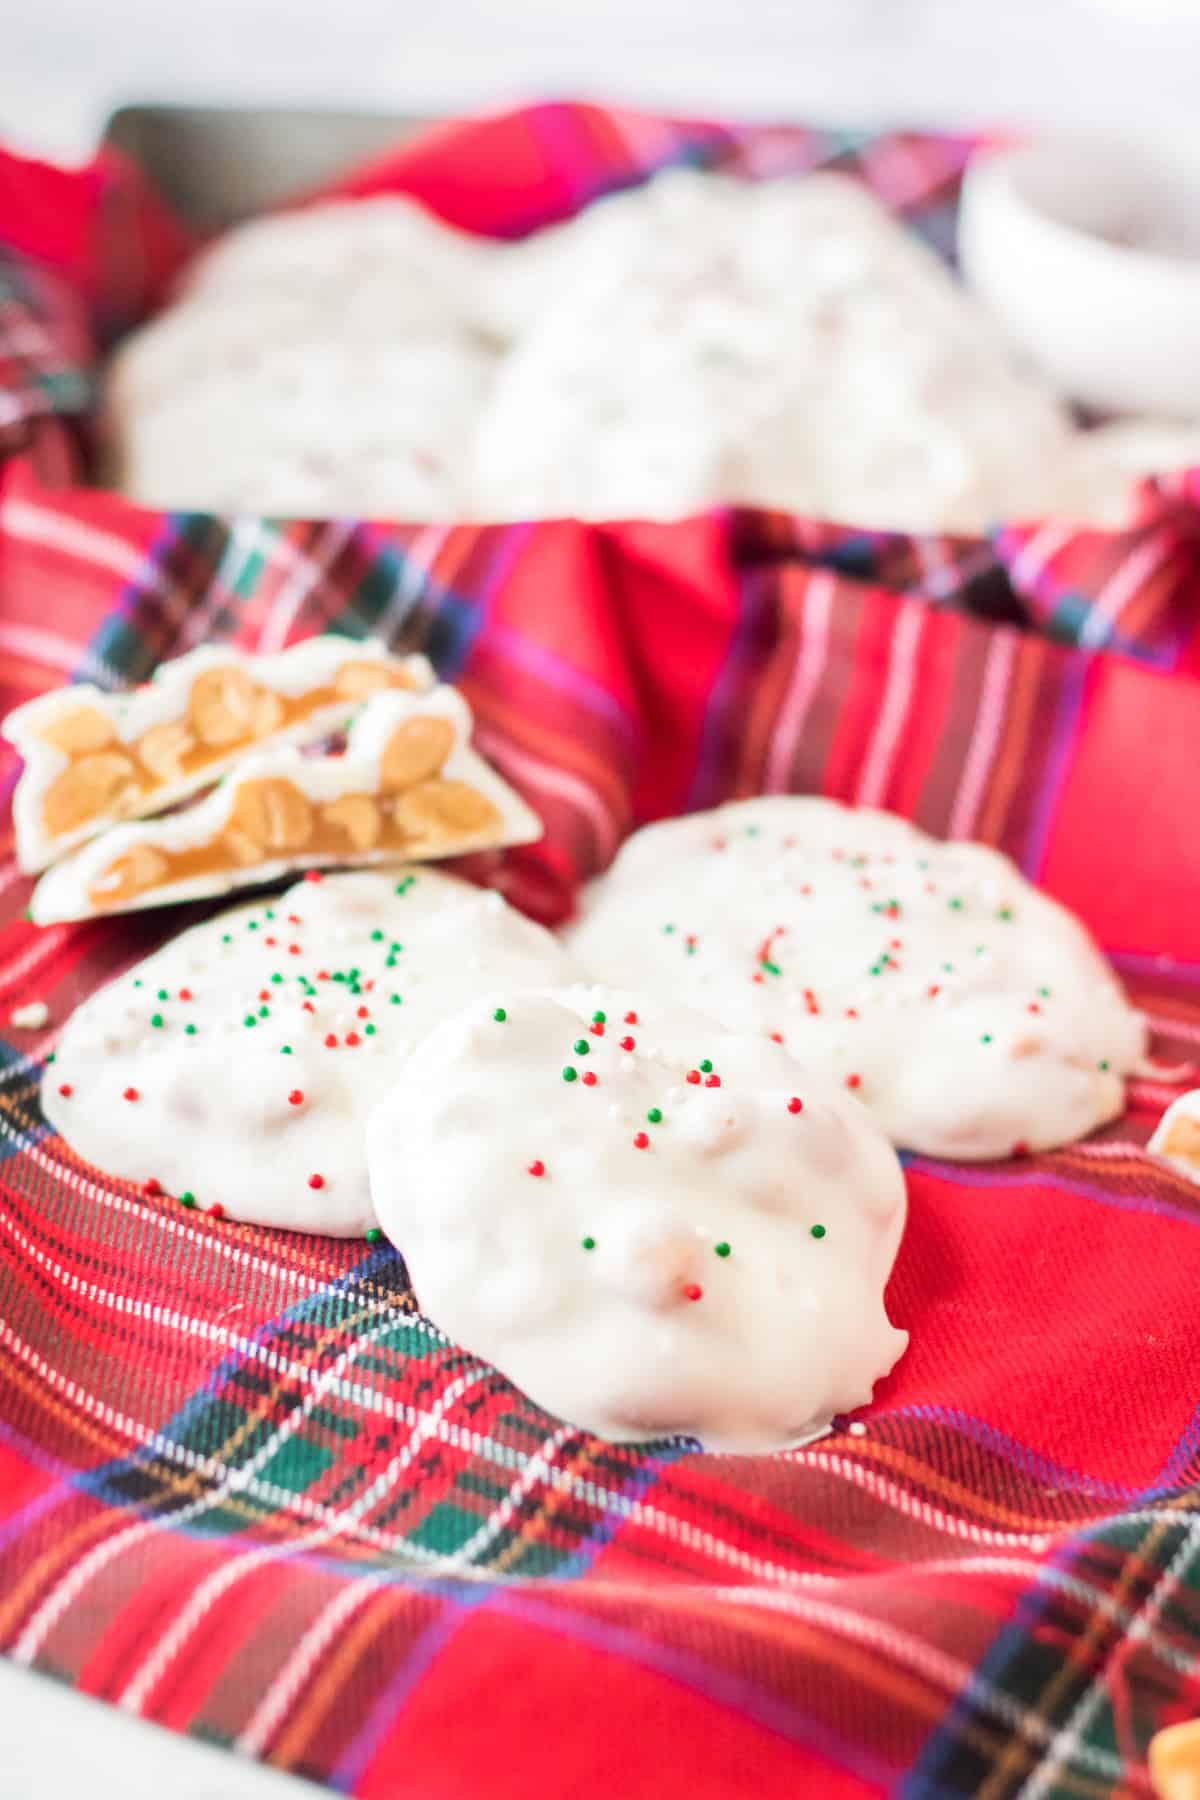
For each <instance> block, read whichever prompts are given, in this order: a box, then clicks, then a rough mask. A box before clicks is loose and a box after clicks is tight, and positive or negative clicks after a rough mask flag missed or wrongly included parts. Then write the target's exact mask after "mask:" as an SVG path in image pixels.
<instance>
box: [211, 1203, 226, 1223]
mask: <svg viewBox="0 0 1200 1800" xmlns="http://www.w3.org/2000/svg"><path fill="white" fill-rule="evenodd" d="M208 1216H209V1218H210V1219H223V1218H224V1217H225V1208H224V1207H223V1206H222V1205H221V1202H220V1201H219V1200H214V1201H213V1203H212V1205H211V1206H210V1207H209V1209H208Z"/></svg>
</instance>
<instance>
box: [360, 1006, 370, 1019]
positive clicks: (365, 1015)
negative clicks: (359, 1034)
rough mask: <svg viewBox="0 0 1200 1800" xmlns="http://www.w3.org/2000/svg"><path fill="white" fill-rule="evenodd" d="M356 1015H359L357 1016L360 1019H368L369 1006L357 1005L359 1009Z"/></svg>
mask: <svg viewBox="0 0 1200 1800" xmlns="http://www.w3.org/2000/svg"><path fill="white" fill-rule="evenodd" d="M357 1016H358V1017H359V1018H360V1019H369V1018H370V1016H371V1009H370V1007H369V1006H360V1007H359V1009H358V1014H357Z"/></svg>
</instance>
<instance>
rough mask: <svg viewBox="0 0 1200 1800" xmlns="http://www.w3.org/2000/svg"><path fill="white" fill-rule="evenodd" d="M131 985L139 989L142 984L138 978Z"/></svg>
mask: <svg viewBox="0 0 1200 1800" xmlns="http://www.w3.org/2000/svg"><path fill="white" fill-rule="evenodd" d="M227 941H228V940H227ZM133 985H134V987H141V985H142V983H141V979H140V977H139V978H137V979H135V981H134V984H133Z"/></svg>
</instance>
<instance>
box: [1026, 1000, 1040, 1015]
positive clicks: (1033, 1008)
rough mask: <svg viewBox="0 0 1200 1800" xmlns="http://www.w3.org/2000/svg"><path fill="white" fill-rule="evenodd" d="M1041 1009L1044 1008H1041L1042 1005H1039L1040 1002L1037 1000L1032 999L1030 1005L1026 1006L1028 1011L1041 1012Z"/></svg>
mask: <svg viewBox="0 0 1200 1800" xmlns="http://www.w3.org/2000/svg"><path fill="white" fill-rule="evenodd" d="M1041 1010H1042V1009H1041V1007H1040V1006H1039V1005H1038V1003H1037V1001H1036V1000H1031V1001H1030V1002H1029V1005H1028V1006H1027V1007H1026V1008H1025V1011H1026V1012H1035V1013H1040V1012H1041Z"/></svg>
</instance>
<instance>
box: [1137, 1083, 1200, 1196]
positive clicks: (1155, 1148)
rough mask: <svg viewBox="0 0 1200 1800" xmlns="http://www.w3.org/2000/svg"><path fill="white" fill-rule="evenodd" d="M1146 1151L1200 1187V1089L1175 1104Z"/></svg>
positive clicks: (1160, 1124) (1184, 1096) (1171, 1105)
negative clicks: (1159, 1157)
mask: <svg viewBox="0 0 1200 1800" xmlns="http://www.w3.org/2000/svg"><path fill="white" fill-rule="evenodd" d="M1146 1148H1147V1149H1148V1150H1149V1151H1150V1152H1151V1153H1152V1154H1153V1155H1154V1156H1161V1157H1162V1159H1163V1161H1164V1162H1167V1163H1170V1165H1171V1167H1172V1168H1173V1169H1176V1170H1177V1171H1178V1172H1179V1174H1180V1175H1186V1176H1187V1178H1188V1180H1189V1181H1194V1182H1196V1184H1197V1185H1198V1186H1200V1088H1191V1089H1189V1091H1188V1092H1187V1093H1186V1094H1180V1096H1179V1098H1178V1100H1172V1102H1171V1104H1170V1106H1168V1108H1167V1110H1166V1112H1165V1113H1164V1114H1163V1116H1162V1118H1161V1119H1160V1120H1159V1122H1158V1125H1157V1126H1156V1128H1155V1131H1154V1134H1153V1136H1152V1137H1151V1139H1150V1142H1149V1143H1148V1144H1147V1146H1146Z"/></svg>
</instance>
